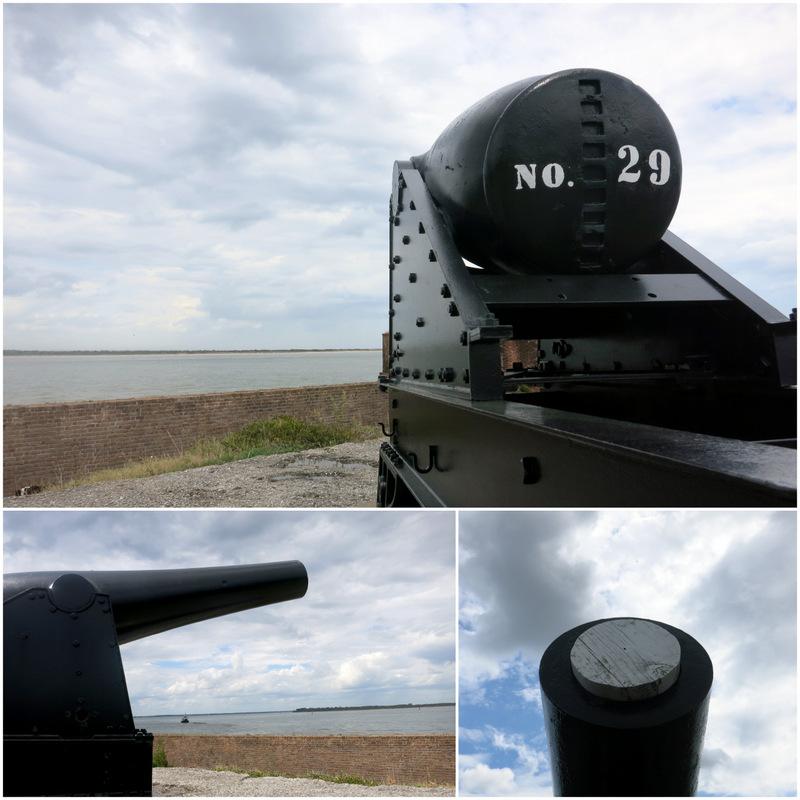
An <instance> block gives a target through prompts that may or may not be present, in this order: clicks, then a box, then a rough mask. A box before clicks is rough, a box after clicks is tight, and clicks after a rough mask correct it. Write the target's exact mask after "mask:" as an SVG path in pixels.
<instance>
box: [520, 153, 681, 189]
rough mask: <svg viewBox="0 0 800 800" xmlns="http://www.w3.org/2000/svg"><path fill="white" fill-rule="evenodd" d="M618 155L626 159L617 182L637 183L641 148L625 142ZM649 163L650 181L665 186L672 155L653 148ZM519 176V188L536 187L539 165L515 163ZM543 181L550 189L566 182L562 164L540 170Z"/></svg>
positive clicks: (639, 175)
mask: <svg viewBox="0 0 800 800" xmlns="http://www.w3.org/2000/svg"><path fill="white" fill-rule="evenodd" d="M617 156H618V157H619V158H621V159H623V160H624V161H625V164H624V165H623V168H622V172H620V174H619V177H618V178H617V183H637V182H638V181H639V179H640V178H641V177H642V170H641V169H637V167H638V166H639V150H638V148H636V147H634V146H633V145H632V144H624V145H622V147H620V149H619V152H618V153H617ZM647 164H648V165H649V167H650V169H651V170H652V172H651V173H650V183H652V184H653V185H654V186H663V185H664V184H665V183H667V181H668V180H669V173H670V157H669V153H667V152H666V151H665V150H653V152H652V153H650V155H649V156H648V158H647ZM514 169H515V170H516V178H517V185H516V188H517V189H524V188H525V187H526V186H527V187H528V189H535V188H536V185H537V177H536V173H537V169H538V167H537V165H536V164H514ZM540 176H541V183H542V185H543V186H545V187H546V188H548V189H557V188H558V187H559V186H561V185H562V184H563V183H564V180H565V178H566V173H565V172H564V167H562V166H561V164H545V165H544V167H542V169H541V171H540ZM566 184H567V186H574V185H575V184H574V182H573V181H567V182H566Z"/></svg>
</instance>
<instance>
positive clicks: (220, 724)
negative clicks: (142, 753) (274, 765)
mask: <svg viewBox="0 0 800 800" xmlns="http://www.w3.org/2000/svg"><path fill="white" fill-rule="evenodd" d="M135 722H136V727H138V728H145V729H147V730H148V731H150V732H151V733H191V734H194V735H196V734H200V733H203V734H212V733H217V734H232V735H233V734H262V735H270V734H272V735H279V736H282V735H283V736H288V735H306V736H322V735H335V734H347V733H349V734H362V735H373V736H377V735H380V734H424V733H455V730H456V711H455V706H435V707H432V708H419V709H418V708H416V707H414V708H409V709H406V708H392V709H371V710H366V711H315V712H313V713H311V712H302V713H294V712H292V711H275V712H271V713H260V714H259V713H256V714H205V715H203V714H189V722H188V724H186V723H181V717H180V715H176V716H159V717H136V718H135Z"/></svg>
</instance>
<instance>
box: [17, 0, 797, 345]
mask: <svg viewBox="0 0 800 800" xmlns="http://www.w3.org/2000/svg"><path fill="white" fill-rule="evenodd" d="M3 10H4V44H5V46H4V125H5V131H4V132H5V165H4V188H5V229H4V239H5V241H4V250H5V282H4V286H5V294H6V300H5V347H6V348H10V349H12V348H13V349H71V348H75V349H129V348H133V349H147V348H150V349H184V348H189V349H200V348H210V349H225V348H235V349H250V348H281V347H309V348H325V347H334V348H342V347H379V346H380V335H381V332H382V331H383V330H385V329H387V328H388V319H387V314H386V312H387V307H388V298H387V294H388V291H387V285H388V280H387V266H386V265H387V262H388V252H387V237H388V230H387V229H388V219H387V218H388V198H389V193H390V189H391V173H392V164H393V162H394V160H396V159H405V158H408V157H410V156H412V155H416V154H419V153H422V152H425V151H426V150H428V148H429V147H430V146H431V145H432V144H433V142H434V140H435V139H436V137H437V136H438V135H439V133H440V132H441V131H442V130H443V129H444V128H445V127H446V125H447V124H449V122H450V121H451V120H452V119H453V118H454V117H456V116H457V115H458V114H459V113H460V112H461V111H463V110H464V109H465V108H467V107H468V106H470V105H471V104H472V103H473V102H475V101H476V100H479V99H480V98H482V97H484V96H485V95H487V94H489V93H490V92H492V91H494V90H495V89H497V88H499V87H501V86H504V85H506V84H509V83H511V82H514V81H516V80H519V79H521V78H525V77H529V76H535V75H544V74H548V73H550V72H553V71H557V70H561V69H567V68H571V67H597V68H601V69H605V70H609V71H611V72H617V73H620V74H622V75H625V76H626V77H628V78H630V79H631V80H633V81H634V82H635V83H637V84H639V85H640V86H641V87H642V88H644V89H645V90H646V91H647V92H649V93H650V94H651V95H652V96H653V97H654V98H655V99H656V100H657V102H659V103H660V104H661V106H662V107H663V109H664V110H665V112H666V113H667V116H668V117H669V118H670V119H671V121H672V124H673V126H674V128H675V130H676V133H677V136H678V141H679V143H680V145H681V150H682V155H683V169H684V179H683V193H682V201H681V203H680V205H679V207H678V212H677V214H676V216H675V219H674V221H673V224H672V226H671V228H672V230H673V231H674V232H675V233H676V234H678V235H679V236H681V237H682V238H684V239H686V240H687V241H688V242H689V243H690V244H691V245H693V246H694V247H696V248H697V249H699V250H700V251H701V252H702V253H703V254H704V255H706V256H707V257H709V258H711V260H712V261H715V262H717V263H718V264H719V265H720V266H722V267H723V268H724V269H725V270H727V271H728V272H730V273H731V274H732V275H734V276H735V277H736V278H738V279H739V280H740V281H742V282H743V283H745V284H746V285H747V286H748V287H749V288H751V289H753V290H754V291H756V292H757V293H758V294H760V295H761V296H762V297H764V298H765V299H766V300H768V301H769V302H771V303H772V304H773V305H775V306H776V307H778V308H779V309H780V310H781V311H782V312H783V313H787V314H788V313H789V311H790V310H791V308H792V307H793V306H794V305H795V304H796V300H795V299H794V296H795V277H796V258H795V248H796V242H795V215H796V209H795V190H796V186H795V151H796V133H795V111H796V69H795V67H796V24H795V17H796V9H795V6H794V4H772V5H770V4H763V5H762V4H735V5H730V4H724V3H723V4H697V5H684V4H676V5H672V4H663V5H662V4H628V3H625V4H612V5H604V4H590V5H581V4H566V3H564V4H546V3H545V4H510V5H503V4H495V3H491V4H439V5H431V4H410V5H406V4H366V5H361V4H345V5H327V4H326V5H312V4H265V5H262V4H252V5H230V4H201V5H191V4H186V5H182V4H179V5H162V4H145V5H135V4H130V5H129V4H119V5H117V4H108V5H103V4H91V3H89V4H75V5H73V4H59V5H45V4H25V3H19V4H6V5H5V6H4V9H3Z"/></svg>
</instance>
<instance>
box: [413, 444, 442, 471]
mask: <svg viewBox="0 0 800 800" xmlns="http://www.w3.org/2000/svg"><path fill="white" fill-rule="evenodd" d="M438 454H439V448H438V446H437V445H435V444H432V445H430V446H429V447H428V462H429V463H428V466H427V467H426V468H425V469H420V466H419V463H418V462H417V454H416V453H410V452H409V453H408V454H407V455H408V458H409V461H411V466H412V467H414V469H415V470H416V471H417V472H419V474H420V475H425V474H426V473H427V472H430V471H431V470H432V469H433V468H434V467H436V470H437V472H442V469H441V467H440V466H439V462H438V460H437V456H438Z"/></svg>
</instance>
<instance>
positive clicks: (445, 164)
mask: <svg viewBox="0 0 800 800" xmlns="http://www.w3.org/2000/svg"><path fill="white" fill-rule="evenodd" d="M412 163H413V164H414V166H415V168H416V169H418V170H419V171H420V173H421V174H422V176H423V178H424V180H425V183H426V185H427V187H428V190H429V191H430V193H431V195H432V197H433V198H434V200H435V201H436V204H437V206H438V207H439V210H440V211H441V212H442V214H443V216H444V218H445V220H446V222H447V224H448V227H449V228H450V230H451V233H452V235H453V239H454V241H455V243H456V245H457V247H458V248H459V250H460V252H461V254H462V256H463V257H464V258H465V259H467V260H468V261H471V262H473V263H474V264H477V265H479V266H481V267H483V268H484V269H487V270H489V271H493V272H498V271H500V272H511V273H517V274H525V273H582V272H587V271H589V272H621V271H624V270H625V268H627V267H629V266H631V265H632V264H634V263H635V262H636V261H637V260H639V259H640V258H642V257H643V256H644V255H645V254H646V253H647V252H648V251H650V250H652V249H653V248H655V247H656V245H657V244H658V242H659V241H660V239H661V237H662V235H663V234H664V232H665V231H666V229H667V226H668V225H669V223H670V221H671V219H672V216H673V214H674V212H675V208H676V206H677V204H678V198H679V196H680V186H681V156H680V151H679V149H678V142H677V139H676V137H675V133H674V131H673V129H672V126H671V125H670V122H669V120H668V119H667V117H666V115H665V114H664V112H663V111H662V110H661V108H660V107H659V106H658V105H657V104H656V102H655V101H654V100H653V99H652V98H651V97H650V95H648V94H647V93H646V92H644V91H643V90H642V89H640V88H639V87H638V86H636V85H635V84H634V83H632V82H631V81H630V80H628V79H627V78H624V77H622V76H620V75H615V74H614V73H611V72H605V71H603V70H596V69H570V70H565V71H562V72H556V73H553V74H551V75H544V76H539V77H535V78H528V79H526V80H522V81H518V82H517V83H513V84H511V85H509V86H506V87H505V88H502V89H499V90H498V91H496V92H494V93H492V94H490V95H489V96H488V97H486V98H484V99H483V100H481V101H479V102H478V103H476V104H475V105H473V106H472V107H471V108H469V109H468V110H467V111H465V112H464V113H463V114H462V115H461V116H460V117H458V118H457V119H456V120H455V121H454V122H453V123H451V124H450V126H449V127H448V128H447V129H446V130H445V131H444V132H443V133H442V135H441V136H440V137H439V138H438V139H437V141H436V142H435V144H434V145H433V147H431V149H430V150H429V151H428V152H427V153H425V154H424V155H421V156H416V157H415V158H413V159H412Z"/></svg>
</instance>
